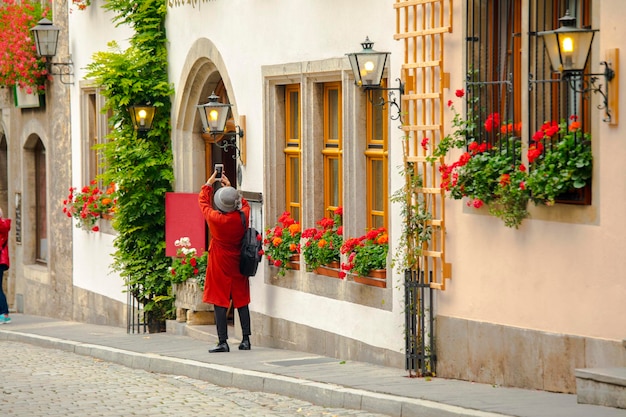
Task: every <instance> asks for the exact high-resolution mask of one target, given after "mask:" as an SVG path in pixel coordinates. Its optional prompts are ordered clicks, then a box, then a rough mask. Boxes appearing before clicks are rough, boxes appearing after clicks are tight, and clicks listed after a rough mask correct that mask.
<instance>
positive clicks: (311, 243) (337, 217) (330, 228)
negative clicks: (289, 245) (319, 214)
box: [302, 207, 343, 271]
mask: <svg viewBox="0 0 626 417" xmlns="http://www.w3.org/2000/svg"><path fill="white" fill-rule="evenodd" d="M342 216H343V208H342V207H338V208H337V209H336V210H335V211H334V213H333V218H328V217H325V218H323V219H321V220H319V221H318V222H317V225H318V226H319V227H318V228H315V227H313V228H309V229H306V230H304V231H303V232H302V237H303V238H305V239H306V243H305V244H304V249H302V254H303V256H304V261H305V262H306V266H307V270H309V271H312V270H314V269H315V268H317V267H319V266H321V265H328V264H330V263H331V262H339V260H340V259H341V253H340V249H341V245H342V244H343V226H342Z"/></svg>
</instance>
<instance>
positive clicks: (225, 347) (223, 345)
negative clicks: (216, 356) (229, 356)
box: [209, 342, 230, 353]
mask: <svg viewBox="0 0 626 417" xmlns="http://www.w3.org/2000/svg"><path fill="white" fill-rule="evenodd" d="M219 352H230V347H228V343H226V342H220V343H218V344H217V346H215V347H214V348H213V349H209V353H219Z"/></svg>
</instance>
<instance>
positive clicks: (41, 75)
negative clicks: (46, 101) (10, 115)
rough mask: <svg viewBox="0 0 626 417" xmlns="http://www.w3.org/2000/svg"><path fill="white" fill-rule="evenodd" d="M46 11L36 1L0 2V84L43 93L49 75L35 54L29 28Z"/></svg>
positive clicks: (43, 15)
mask: <svg viewBox="0 0 626 417" xmlns="http://www.w3.org/2000/svg"><path fill="white" fill-rule="evenodd" d="M48 13H49V9H48V8H42V6H41V2H39V1H28V0H24V1H20V2H18V1H16V0H2V2H1V3H0V84H2V85H6V86H17V87H26V88H27V91H26V92H27V93H29V94H30V93H32V92H33V91H32V90H30V89H32V88H34V89H35V92H37V93H43V91H44V89H45V82H46V79H47V77H48V71H47V69H46V64H45V58H40V57H38V56H37V50H36V48H35V40H34V38H33V36H32V34H31V32H30V29H31V28H32V27H34V26H36V25H37V22H39V20H40V19H41V18H43V17H46V16H47V15H48Z"/></svg>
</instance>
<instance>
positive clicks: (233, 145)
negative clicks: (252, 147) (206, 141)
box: [208, 126, 244, 163]
mask: <svg viewBox="0 0 626 417" xmlns="http://www.w3.org/2000/svg"><path fill="white" fill-rule="evenodd" d="M208 133H209V134H210V135H211V136H213V138H214V139H215V137H216V136H223V138H222V140H220V141H219V142H218V141H214V142H213V144H214V145H215V146H217V147H218V148H220V149H222V150H223V151H224V152H230V150H233V155H232V158H233V159H239V161H240V162H242V163H243V160H242V159H241V149H239V147H238V146H237V138H239V139H241V138H243V136H244V131H243V129H242V128H241V127H239V126H235V131H234V132H224V133H213V132H208Z"/></svg>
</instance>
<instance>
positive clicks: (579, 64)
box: [538, 10, 597, 74]
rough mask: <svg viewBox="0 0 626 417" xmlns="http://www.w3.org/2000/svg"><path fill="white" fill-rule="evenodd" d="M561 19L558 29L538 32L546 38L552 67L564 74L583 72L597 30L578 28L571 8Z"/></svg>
mask: <svg viewBox="0 0 626 417" xmlns="http://www.w3.org/2000/svg"><path fill="white" fill-rule="evenodd" d="M559 21H560V22H561V26H560V27H559V28H558V29H556V30H550V31H545V32H539V33H538V35H539V36H542V37H543V39H544V43H545V45H546V51H547V52H548V57H549V58H550V64H551V65H552V69H553V70H554V71H557V72H560V73H562V74H569V73H578V72H583V71H584V69H585V66H586V65H587V60H588V59H589V53H590V50H591V43H592V42H593V37H594V35H595V33H596V32H597V30H594V29H581V28H577V27H576V26H575V25H576V18H575V17H573V16H571V15H570V14H569V10H568V11H567V12H566V13H565V16H563V17H561V18H560V19H559Z"/></svg>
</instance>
